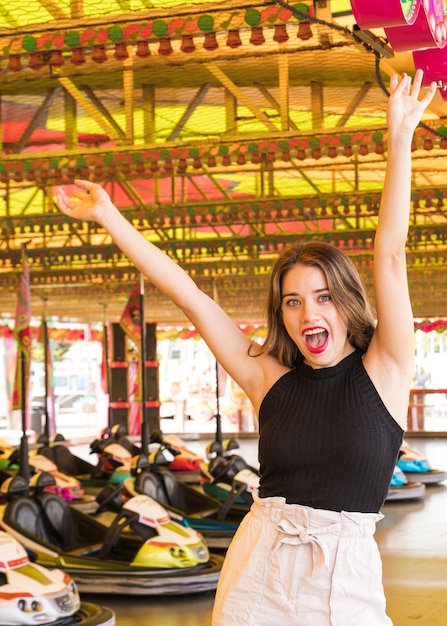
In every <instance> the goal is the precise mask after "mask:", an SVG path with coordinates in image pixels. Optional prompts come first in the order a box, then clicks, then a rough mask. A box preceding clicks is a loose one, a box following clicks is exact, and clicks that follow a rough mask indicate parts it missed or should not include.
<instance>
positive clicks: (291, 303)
mask: <svg viewBox="0 0 447 626" xmlns="http://www.w3.org/2000/svg"><path fill="white" fill-rule="evenodd" d="M299 303H300V302H299V300H287V306H291V307H294V306H298V305H299Z"/></svg>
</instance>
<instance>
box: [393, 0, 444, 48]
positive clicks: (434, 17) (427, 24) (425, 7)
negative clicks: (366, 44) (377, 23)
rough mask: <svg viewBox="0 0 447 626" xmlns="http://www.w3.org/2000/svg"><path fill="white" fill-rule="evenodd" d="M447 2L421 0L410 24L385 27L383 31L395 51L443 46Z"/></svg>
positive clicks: (441, 0)
mask: <svg viewBox="0 0 447 626" xmlns="http://www.w3.org/2000/svg"><path fill="white" fill-rule="evenodd" d="M446 13H447V2H446V1H445V0H423V2H422V7H421V8H420V10H419V12H418V15H417V17H416V20H415V21H414V23H413V24H412V25H411V26H410V25H408V24H406V25H404V26H393V27H391V28H389V27H388V28H385V33H386V36H387V38H388V41H389V43H390V44H391V46H392V47H393V48H394V50H396V52H403V51H407V50H421V49H424V48H435V47H437V48H443V47H444V46H445V45H446V44H447V15H446Z"/></svg>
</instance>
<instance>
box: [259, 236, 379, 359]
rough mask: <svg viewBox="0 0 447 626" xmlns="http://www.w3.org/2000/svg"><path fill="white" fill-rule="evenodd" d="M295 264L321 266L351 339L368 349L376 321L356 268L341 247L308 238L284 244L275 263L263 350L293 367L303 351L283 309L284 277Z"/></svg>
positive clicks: (361, 347)
mask: <svg viewBox="0 0 447 626" xmlns="http://www.w3.org/2000/svg"><path fill="white" fill-rule="evenodd" d="M296 264H302V265H311V266H314V267H318V268H320V270H321V271H322V272H323V274H324V276H325V277H326V281H327V284H328V288H329V293H330V295H331V298H332V300H333V302H334V304H335V306H336V307H337V309H338V310H339V312H340V313H341V315H343V316H344V317H345V319H346V322H347V327H348V339H349V341H350V343H351V344H352V345H353V346H354V347H356V348H359V349H360V350H363V351H365V350H366V348H367V347H368V345H369V342H370V341H371V337H372V334H373V332H374V328H375V321H374V316H373V312H372V308H371V305H370V303H369V302H368V298H367V295H366V292H365V288H364V287H363V284H362V281H361V279H360V276H359V273H358V272H357V269H356V268H355V266H354V264H353V263H352V261H351V260H350V259H349V257H348V256H347V255H346V254H344V253H343V252H342V251H341V250H339V249H338V248H335V247H334V246H332V245H330V244H327V243H324V242H321V241H309V242H306V243H304V244H301V243H299V244H295V245H292V246H289V247H287V248H285V249H284V250H283V252H282V253H281V255H280V256H279V257H278V259H277V260H276V262H275V265H274V266H273V270H272V273H271V276H270V286H269V293H268V297H267V305H266V306H267V311H266V316H267V328H268V330H267V337H266V340H265V342H264V344H263V346H262V347H261V351H260V353H266V352H267V353H268V354H271V355H272V356H275V357H276V358H277V359H278V360H279V362H280V363H281V364H283V365H286V366H287V367H294V365H295V364H296V363H297V361H299V360H300V359H302V355H301V352H300V351H299V350H298V348H297V346H296V344H295V342H294V341H292V339H291V338H290V337H289V335H288V333H287V331H286V329H285V327H284V323H283V319H282V311H281V296H282V283H283V279H284V276H285V274H286V273H287V272H288V271H289V270H290V269H291V268H292V267H293V266H294V265H296Z"/></svg>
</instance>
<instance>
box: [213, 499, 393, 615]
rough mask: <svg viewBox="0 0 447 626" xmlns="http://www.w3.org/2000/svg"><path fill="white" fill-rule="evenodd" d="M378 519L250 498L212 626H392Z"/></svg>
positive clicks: (222, 581) (221, 584)
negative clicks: (377, 527) (387, 604)
mask: <svg viewBox="0 0 447 626" xmlns="http://www.w3.org/2000/svg"><path fill="white" fill-rule="evenodd" d="M382 517H383V516H382V515H381V514H376V513H348V512H341V513H337V512H334V511H325V510H318V509H312V508H310V507H305V506H299V505H295V504H286V502H285V500H284V498H277V497H275V498H258V497H256V496H255V501H254V504H253V505H252V507H251V509H250V512H249V513H248V514H247V515H246V516H245V518H244V519H243V520H242V522H241V524H240V526H239V528H238V530H237V532H236V535H235V537H234V539H233V541H232V543H231V545H230V547H229V549H228V552H227V556H226V558H225V562H224V566H223V568H222V572H221V576H220V580H219V584H218V587H217V593H216V600H215V604H214V610H213V616H212V626H392V622H391V620H390V618H389V617H387V615H386V612H385V596H384V592H383V586H382V562H381V559H380V555H379V551H378V547H377V543H376V541H375V539H374V537H373V535H374V531H375V527H376V522H377V521H379V520H380V519H382Z"/></svg>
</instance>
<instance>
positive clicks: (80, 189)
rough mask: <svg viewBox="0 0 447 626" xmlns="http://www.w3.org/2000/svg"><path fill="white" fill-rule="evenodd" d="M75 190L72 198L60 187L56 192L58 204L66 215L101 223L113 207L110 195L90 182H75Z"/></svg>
mask: <svg viewBox="0 0 447 626" xmlns="http://www.w3.org/2000/svg"><path fill="white" fill-rule="evenodd" d="M74 182H75V185H76V187H75V189H74V190H73V193H72V195H71V196H68V195H67V194H66V193H65V191H64V190H63V189H62V188H61V187H59V188H58V190H57V192H56V198H57V204H58V206H59V208H60V210H61V211H62V213H65V215H68V216H69V217H73V218H75V219H81V220H86V221H93V222H99V223H101V221H102V218H103V217H104V216H105V214H106V213H107V211H110V209H111V208H112V207H113V203H112V201H111V200H110V197H109V195H108V193H107V192H106V191H105V189H103V187H101V185H98V184H97V183H92V182H90V181H88V180H79V179H76V180H75V181H74Z"/></svg>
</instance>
